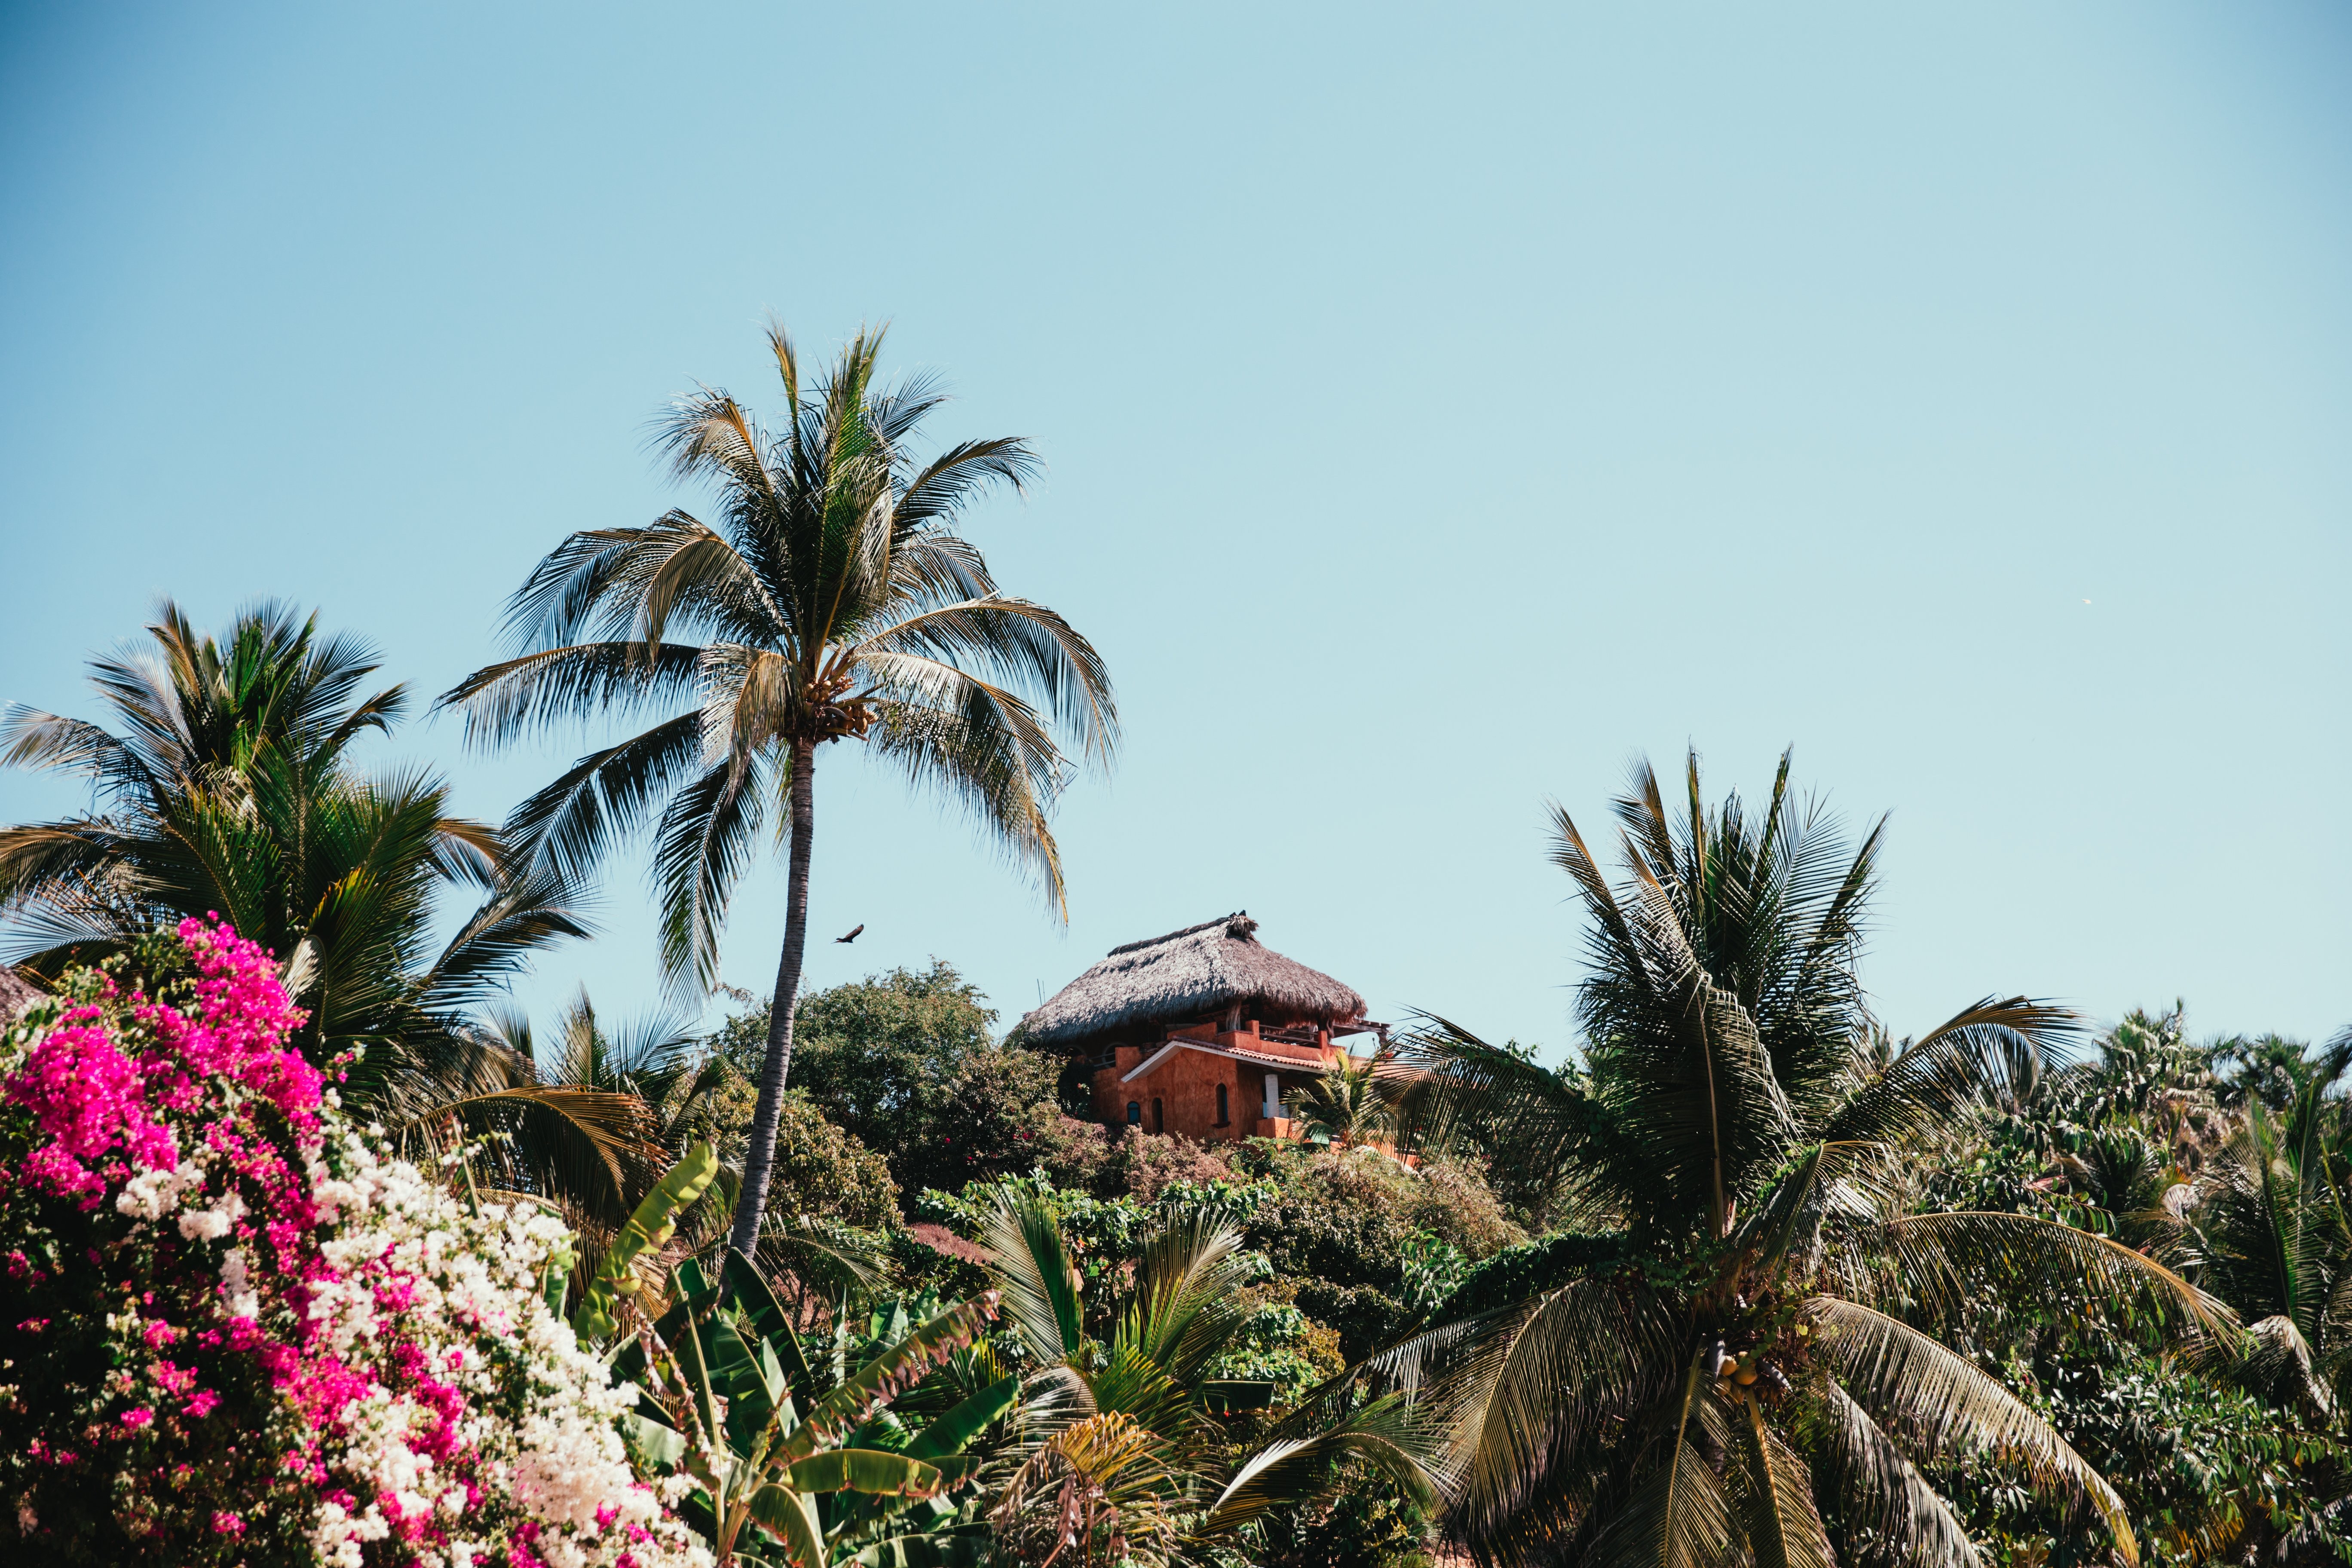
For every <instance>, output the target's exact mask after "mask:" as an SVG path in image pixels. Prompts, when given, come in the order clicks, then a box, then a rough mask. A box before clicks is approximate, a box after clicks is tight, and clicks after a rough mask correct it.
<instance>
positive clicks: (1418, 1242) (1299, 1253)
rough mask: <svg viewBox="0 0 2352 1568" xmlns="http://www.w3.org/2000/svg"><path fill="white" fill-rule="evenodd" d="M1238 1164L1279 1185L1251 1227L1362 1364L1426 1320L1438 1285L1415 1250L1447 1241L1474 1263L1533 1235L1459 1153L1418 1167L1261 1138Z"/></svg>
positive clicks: (1309, 1308)
mask: <svg viewBox="0 0 2352 1568" xmlns="http://www.w3.org/2000/svg"><path fill="white" fill-rule="evenodd" d="M1234 1164H1235V1166H1236V1168H1237V1169H1238V1170H1239V1171H1241V1172H1243V1173H1246V1174H1248V1175H1251V1176H1253V1177H1255V1180H1256V1181H1257V1182H1258V1183H1259V1184H1262V1185H1264V1186H1265V1187H1268V1188H1270V1189H1271V1191H1272V1198H1271V1201H1269V1202H1268V1203H1266V1204H1265V1205H1264V1206H1262V1207H1260V1208H1259V1209H1258V1210H1257V1211H1256V1212H1255V1215H1253V1217H1252V1219H1251V1221H1250V1224H1249V1226H1248V1236H1249V1238H1250V1243H1251V1245H1252V1246H1254V1247H1258V1248H1260V1249H1262V1250H1263V1251H1264V1252H1265V1255H1266V1257H1267V1258H1268V1259H1269V1260H1270V1261H1271V1263H1272V1266H1273V1268H1274V1271H1275V1273H1276V1275H1278V1276H1280V1277H1282V1278H1285V1279H1296V1280H1297V1281H1299V1286H1298V1298H1297V1300H1298V1304H1299V1306H1300V1307H1301V1308H1302V1309H1304V1310H1305V1311H1306V1312H1307V1315H1308V1316H1309V1317H1311V1318H1314V1319H1315V1320H1317V1321H1319V1322H1324V1323H1328V1324H1330V1325H1331V1327H1332V1328H1334V1329H1336V1330H1338V1331H1339V1343H1340V1348H1341V1350H1342V1352H1343V1353H1345V1354H1346V1356H1347V1357H1348V1359H1349V1361H1360V1360H1361V1359H1363V1358H1364V1357H1365V1356H1367V1355H1370V1353H1371V1352H1374V1351H1375V1350H1378V1349H1379V1348H1380V1347H1381V1346H1382V1345H1384V1344H1386V1343H1387V1342H1390V1341H1391V1340H1393V1339H1394V1338H1396V1336H1398V1335H1399V1334H1401V1333H1402V1332H1403V1331H1405V1330H1406V1329H1407V1328H1409V1327H1411V1326H1412V1323H1413V1322H1414V1321H1416V1320H1417V1319H1418V1318H1419V1317H1420V1316H1421V1314H1422V1311H1423V1310H1425V1307H1426V1305H1427V1301H1426V1300H1423V1297H1422V1296H1421V1295H1420V1294H1418V1293H1419V1292H1424V1291H1425V1290H1426V1289H1427V1281H1426V1280H1425V1279H1422V1280H1419V1281H1416V1280H1414V1279H1409V1278H1408V1258H1409V1256H1411V1255H1412V1254H1413V1252H1414V1249H1416V1248H1418V1249H1421V1256H1422V1257H1423V1260H1424V1262H1426V1261H1428V1255H1427V1248H1428V1247H1431V1246H1432V1245H1433V1244H1442V1245H1444V1246H1445V1247H1452V1248H1454V1249H1455V1250H1456V1251H1458V1252H1459V1253H1460V1254H1461V1255H1462V1257H1463V1258H1465V1259H1468V1260H1475V1259H1479V1258H1486V1257H1489V1256H1491V1255H1493V1254H1494V1253H1496V1252H1497V1251H1499V1250H1501V1249H1502V1248H1503V1247H1507V1246H1509V1245H1511V1244H1512V1243H1514V1242H1517V1241H1518V1240H1520V1239H1521V1237H1522V1236H1523V1234H1524V1233H1523V1232H1521V1231H1520V1230H1519V1228H1518V1227H1517V1226H1516V1225H1514V1224H1513V1223H1512V1222H1511V1221H1510V1219H1509V1218H1508V1217H1507V1215H1505V1214H1504V1212H1503V1208H1502V1205H1501V1203H1500V1202H1499V1200H1497V1199H1496V1196H1495V1194H1493V1192H1492V1191H1491V1190H1489V1189H1488V1188H1487V1187H1486V1184H1485V1182H1484V1181H1483V1180H1482V1179H1480V1177H1479V1176H1478V1174H1477V1173H1475V1171H1473V1170H1471V1169H1469V1168H1467V1167H1465V1166H1464V1165H1462V1164H1460V1163H1456V1162H1454V1161H1451V1160H1447V1159H1444V1158H1435V1159H1432V1160H1430V1161H1428V1162H1425V1163H1424V1164H1423V1168H1422V1170H1421V1171H1420V1172H1419V1173H1413V1172H1410V1171H1407V1170H1406V1169H1405V1168H1404V1167H1403V1166H1402V1165H1400V1164H1398V1163H1396V1162H1395V1161H1394V1160H1391V1159H1390V1158H1388V1157H1387V1156H1385V1155H1382V1154H1380V1153H1377V1152H1373V1151H1371V1150H1364V1149H1358V1150H1318V1149H1312V1148H1301V1147H1299V1146H1298V1145H1296V1144H1281V1143H1274V1142H1264V1141H1260V1142H1251V1143H1249V1144H1247V1145H1245V1146H1244V1148H1243V1150H1242V1151H1241V1152H1239V1153H1237V1154H1236V1156H1235V1158H1234Z"/></svg>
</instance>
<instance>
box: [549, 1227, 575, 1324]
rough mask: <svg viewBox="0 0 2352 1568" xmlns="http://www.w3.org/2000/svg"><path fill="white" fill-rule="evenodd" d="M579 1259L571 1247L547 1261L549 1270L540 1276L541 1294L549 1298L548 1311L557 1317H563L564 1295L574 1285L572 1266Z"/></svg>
mask: <svg viewBox="0 0 2352 1568" xmlns="http://www.w3.org/2000/svg"><path fill="white" fill-rule="evenodd" d="M577 1261H578V1259H577V1258H574V1257H573V1255H572V1248H571V1247H570V1246H569V1245H566V1246H565V1247H562V1249H561V1250H559V1251H558V1252H557V1253H556V1254H555V1256H554V1257H552V1258H549V1259H548V1260H547V1268H546V1270H545V1271H544V1272H543V1273H542V1274H541V1276H540V1292H541V1294H542V1295H544V1296H545V1297H546V1298H547V1310H549V1311H550V1312H551V1313H552V1314H554V1315H555V1316H556V1317H559V1318H560V1317H562V1316H563V1293H564V1292H565V1291H566V1290H567V1289H570V1288H571V1285H572V1264H573V1263H575V1262H577Z"/></svg>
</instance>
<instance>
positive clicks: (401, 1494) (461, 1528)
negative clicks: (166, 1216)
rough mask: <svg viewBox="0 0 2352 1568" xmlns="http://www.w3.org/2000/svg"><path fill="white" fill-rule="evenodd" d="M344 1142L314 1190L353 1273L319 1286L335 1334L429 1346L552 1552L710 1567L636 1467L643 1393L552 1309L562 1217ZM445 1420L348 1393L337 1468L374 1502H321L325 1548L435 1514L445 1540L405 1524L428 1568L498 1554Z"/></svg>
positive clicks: (348, 1555)
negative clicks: (396, 1292) (447, 1463)
mask: <svg viewBox="0 0 2352 1568" xmlns="http://www.w3.org/2000/svg"><path fill="white" fill-rule="evenodd" d="M338 1152H339V1153H340V1154H341V1159H339V1160H338V1161H337V1163H338V1164H340V1165H341V1170H342V1174H341V1176H336V1175H333V1174H331V1173H330V1172H329V1170H328V1168H327V1166H326V1165H325V1164H324V1163H319V1162H314V1163H312V1164H311V1166H310V1194H311V1198H312V1201H313V1202H314V1203H316V1204H318V1205H320V1208H321V1209H322V1210H331V1212H333V1213H335V1214H336V1215H339V1216H340V1219H341V1225H340V1228H339V1230H338V1233H337V1234H336V1236H335V1237H333V1238H331V1239H330V1240H329V1241H327V1242H326V1243H325V1244H324V1246H323V1247H322V1249H321V1250H322V1253H323V1255H324V1257H325V1258H326V1260H327V1261H328V1262H329V1263H330V1264H331V1266H332V1267H333V1268H336V1269H337V1270H338V1271H339V1272H341V1273H342V1274H343V1275H344V1276H345V1281H344V1282H342V1283H339V1284H328V1285H326V1286H325V1287H324V1288H323V1289H320V1290H318V1291H317V1292H316V1293H315V1295H314V1300H313V1304H312V1307H311V1311H312V1314H313V1316H314V1318H316V1319H318V1320H320V1328H321V1330H322V1331H323V1337H324V1339H325V1341H326V1342H328V1343H329V1344H331V1345H333V1346H335V1347H337V1349H338V1351H339V1352H340V1353H342V1354H344V1355H346V1356H347V1357H349V1358H350V1359H352V1360H353V1361H355V1362H363V1361H365V1360H366V1359H367V1356H368V1353H369V1351H368V1343H369V1342H372V1341H375V1340H378V1339H380V1338H381V1337H383V1336H384V1335H385V1334H386V1333H387V1332H388V1331H395V1330H396V1331H397V1334H398V1336H399V1337H400V1338H401V1339H402V1340H404V1341H405V1342H408V1343H409V1344H411V1345H414V1346H415V1348H416V1350H417V1351H418V1352H422V1355H423V1357H424V1363H425V1366H426V1367H427V1368H428V1369H429V1372H428V1375H429V1376H430V1377H431V1378H433V1379H434V1380H435V1381H436V1382H437V1383H439V1384H445V1385H446V1386H447V1387H449V1388H453V1389H455V1390H457V1392H458V1393H459V1394H462V1395H463V1398H464V1413H463V1415H462V1416H461V1417H460V1418H459V1420H458V1422H457V1427H456V1430H455V1433H454V1436H455V1437H456V1439H457V1444H458V1445H459V1446H460V1447H462V1448H465V1449H468V1450H471V1451H472V1452H473V1453H475V1454H476V1455H478V1457H479V1463H478V1476H479V1477H481V1478H482V1479H485V1480H488V1481H495V1482H499V1483H502V1489H504V1490H506V1491H507V1492H508V1493H509V1496H510V1498H511V1500H512V1502H513V1504H514V1505H516V1506H517V1507H519V1508H520V1510H522V1511H523V1512H524V1513H525V1514H526V1515H528V1516H529V1517H530V1519H532V1520H533V1521H537V1522H538V1523H539V1525H540V1526H541V1531H540V1534H539V1536H538V1539H537V1540H536V1541H535V1542H532V1543H531V1549H532V1551H534V1552H536V1553H537V1554H538V1555H539V1556H540V1557H541V1558H542V1559H543V1560H544V1561H545V1562H546V1563H548V1564H549V1565H550V1568H610V1565H613V1564H615V1563H619V1562H620V1561H621V1560H622V1559H623V1558H624V1557H626V1558H627V1559H628V1560H629V1561H630V1562H631V1563H634V1564H635V1568H707V1565H708V1564H709V1562H710V1556H709V1552H707V1551H705V1550H704V1548H703V1547H702V1545H701V1543H700V1542H698V1541H697V1540H696V1539H695V1538H694V1536H693V1535H692V1534H691V1533H690V1532H688V1531H687V1530H686V1529H685V1527H684V1526H682V1525H680V1524H678V1523H677V1521H674V1520H670V1519H667V1518H666V1517H665V1516H664V1514H663V1511H662V1509H661V1506H660V1503H659V1500H658V1499H657V1498H656V1494H655V1493H654V1491H653V1490H652V1489H650V1488H649V1487H647V1486H646V1485H645V1484H644V1483H642V1482H640V1481H638V1480H637V1479H636V1477H635V1473H634V1472H633V1471H632V1470H631V1469H630V1468H629V1463H628V1456H627V1451H626V1449H625V1447H624V1446H623V1444H622V1441H621V1438H620V1435H619V1433H618V1431H617V1430H616V1428H615V1425H614V1417H615V1416H616V1415H618V1414H619V1413H620V1412H622V1411H624V1410H625V1409H627V1408H628V1407H629V1405H631V1403H632V1402H633V1401H634V1399H635V1394H634V1393H633V1391H631V1390H629V1389H628V1388H625V1387H621V1388H615V1387H614V1386H612V1385H611V1383H610V1381H609V1378H608V1376H607V1374H606V1372H605V1368H604V1364H603V1363H602V1362H601V1361H600V1360H599V1359H598V1358H596V1357H594V1356H593V1355H591V1354H589V1353H587V1352H584V1351H583V1350H582V1348H581V1347H580V1344H579V1342H578V1341H577V1340H576V1339H574V1337H573V1336H572V1331H571V1329H570V1327H569V1326H568V1325H566V1324H565V1323H564V1322H563V1321H562V1320H561V1319H559V1318H557V1317H556V1316H555V1315H554V1314H553V1313H551V1311H549V1310H548V1308H547V1303H546V1300H545V1299H544V1297H543V1296H542V1294H541V1281H542V1278H543V1272H544V1270H545V1268H546V1267H547V1264H548V1261H549V1259H550V1258H552V1257H553V1256H555V1255H556V1254H557V1253H558V1252H559V1251H561V1250H563V1249H565V1248H566V1247H569V1245H570V1237H569V1234H568V1233H567V1232H566V1231H565V1229H564V1227H563V1226H562V1223H561V1222H560V1221H558V1220H556V1219H555V1218H554V1217H553V1216H552V1215H548V1214H546V1213H544V1212H542V1211H541V1210H539V1209H537V1208H535V1207H531V1206H529V1205H516V1206H514V1207H512V1208H509V1207H507V1206H505V1205H496V1204H484V1205H481V1206H480V1209H479V1212H478V1213H473V1212H469V1211H468V1210H467V1206H466V1205H464V1204H462V1203H460V1202H458V1201H457V1199H455V1198H453V1197H452V1196H451V1195H450V1194H449V1193H448V1191H447V1190H446V1187H444V1186H442V1185H441V1184H437V1183H435V1182H432V1181H430V1180H428V1179H426V1178H425V1175H424V1174H423V1173H420V1172H418V1171H417V1170H416V1168H415V1166H413V1165H410V1164H408V1163H404V1162H401V1161H394V1160H384V1159H380V1158H379V1157H378V1156H377V1155H376V1154H375V1153H374V1152H373V1150H371V1149H369V1148H368V1147H367V1146H366V1145H365V1144H364V1143H363V1142H361V1141H360V1140H358V1139H356V1138H351V1139H347V1140H342V1141H340V1148H339V1150H338ZM231 1259H232V1264H231V1267H233V1268H235V1270H236V1278H235V1279H232V1278H230V1268H224V1270H223V1284H224V1285H225V1286H227V1287H228V1288H229V1289H230V1291H231V1292H232V1293H235V1292H236V1291H237V1290H239V1289H242V1288H243V1287H244V1286H245V1284H246V1268H247V1267H248V1266H247V1265H245V1264H244V1263H243V1262H242V1261H241V1260H239V1259H237V1255H236V1254H232V1255H231ZM377 1264H380V1265H382V1268H381V1269H380V1270H373V1269H371V1268H370V1266H371V1265H377ZM386 1273H388V1274H389V1275H390V1276H392V1277H394V1278H397V1279H401V1280H402V1281H403V1282H404V1287H405V1289H404V1299H403V1300H397V1301H387V1300H381V1299H379V1297H378V1294H377V1292H376V1289H375V1288H374V1286H373V1284H372V1283H371V1279H372V1278H374V1279H381V1278H382V1277H383V1275H384V1274H386ZM518 1411H519V1412H520V1414H519V1415H518V1414H517V1412H518ZM445 1419H446V1416H445V1415H444V1413H443V1411H441V1410H440V1409H437V1408H434V1407H432V1406H431V1405H428V1404H426V1403H425V1402H422V1401H420V1400H418V1399H416V1398H415V1397H412V1396H407V1395H395V1394H394V1393H393V1392H392V1391H391V1390H389V1389H387V1388H384V1387H383V1386H382V1385H380V1384H379V1385H378V1386H376V1387H375V1388H373V1390H371V1391H370V1393H369V1394H367V1395H366V1396H364V1397H362V1398H361V1399H359V1400H356V1401H354V1402H353V1403H352V1404H351V1405H348V1406H346V1407H345V1410H344V1423H345V1429H344V1430H343V1432H342V1433H341V1435H340V1436H339V1437H338V1439H337V1441H336V1445H335V1448H334V1451H333V1452H332V1453H331V1454H330V1455H329V1456H328V1457H327V1461H326V1462H327V1465H328V1468H329V1470H330V1471H331V1473H332V1474H333V1475H334V1477H335V1479H336V1480H337V1482H338V1483H339V1484H341V1486H343V1487H345V1488H347V1489H349V1490H350V1491H351V1492H352V1494H353V1495H354V1496H355V1497H356V1498H361V1499H374V1500H373V1501H369V1502H366V1503H365V1505H364V1506H362V1507H361V1508H359V1509H358V1510H357V1511H352V1510H345V1509H343V1508H341V1507H340V1506H338V1505H336V1504H334V1503H331V1502H329V1503H325V1504H323V1505H322V1506H321V1509H320V1515H319V1518H318V1521H317V1524H316V1528H315V1530H314V1531H313V1535H312V1540H313V1542H314V1544H315V1546H316V1549H317V1551H318V1554H319V1557H320V1561H321V1562H322V1563H335V1564H338V1565H344V1568H355V1565H356V1564H357V1563H359V1562H360V1561H361V1556H360V1549H361V1544H362V1542H367V1541H372V1540H379V1539H382V1538H383V1536H385V1535H387V1534H390V1533H393V1532H394V1531H403V1527H404V1526H407V1527H412V1528H413V1527H414V1526H416V1525H419V1524H422V1523H423V1522H424V1521H426V1520H428V1519H429V1520H431V1521H432V1522H434V1523H435V1524H437V1525H438V1526H439V1527H440V1529H441V1530H443V1531H446V1537H447V1542H448V1544H447V1549H446V1552H439V1551H435V1550H432V1549H431V1548H430V1546H429V1543H428V1542H425V1541H423V1540H420V1539H412V1540H410V1541H409V1542H407V1543H406V1547H405V1549H407V1550H413V1551H414V1552H415V1556H416V1560H417V1562H418V1563H420V1564H421V1568H471V1565H472V1564H475V1563H482V1564H484V1565H485V1568H488V1564H490V1563H493V1562H496V1563H503V1562H504V1557H505V1554H504V1548H503V1547H502V1546H500V1545H498V1544H496V1543H493V1542H485V1541H482V1540H479V1539H475V1538H470V1537H469V1536H468V1533H467V1515H468V1512H469V1507H468V1500H467V1491H466V1489H465V1488H464V1487H463V1486H460V1485H454V1484H452V1483H451V1482H450V1481H449V1480H447V1479H445V1478H443V1477H441V1476H440V1475H439V1474H438V1473H437V1471H436V1463H435V1461H434V1459H433V1458H432V1456H431V1454H430V1453H429V1452H427V1451H426V1449H427V1448H428V1447H431V1442H430V1439H431V1438H432V1437H433V1436H434V1434H435V1433H436V1431H437V1430H438V1429H439V1427H440V1426H441V1424H442V1423H443V1422H444V1421H445Z"/></svg>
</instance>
